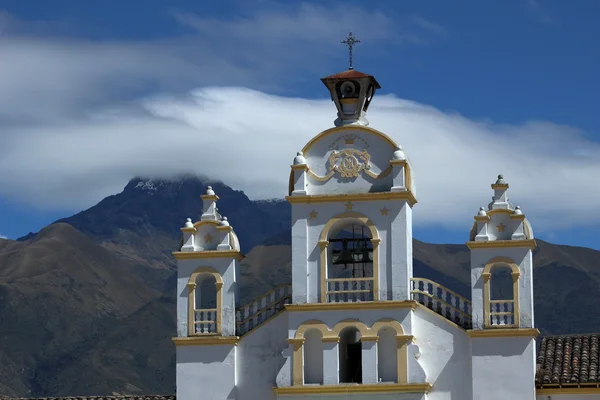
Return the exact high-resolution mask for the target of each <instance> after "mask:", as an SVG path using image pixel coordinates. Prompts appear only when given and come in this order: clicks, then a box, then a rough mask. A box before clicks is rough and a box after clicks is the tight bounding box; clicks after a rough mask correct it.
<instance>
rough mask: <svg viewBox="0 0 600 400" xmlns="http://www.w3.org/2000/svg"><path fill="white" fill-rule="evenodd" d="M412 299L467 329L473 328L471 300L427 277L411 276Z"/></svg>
mask: <svg viewBox="0 0 600 400" xmlns="http://www.w3.org/2000/svg"><path fill="white" fill-rule="evenodd" d="M411 284H412V285H411V286H412V290H411V292H410V293H411V296H412V299H413V300H415V301H417V302H419V303H421V304H423V305H424V306H426V307H428V308H430V309H431V310H433V311H435V312H436V313H438V314H440V315H441V316H443V317H445V318H447V319H449V320H450V321H452V322H454V323H456V324H457V325H458V326H461V327H463V328H465V329H471V327H472V321H471V315H472V314H471V302H470V301H469V300H467V299H465V298H464V297H462V296H461V295H459V294H457V293H455V292H453V291H451V290H450V289H446V288H445V287H444V286H442V285H440V284H438V283H436V282H434V281H431V280H429V279H425V278H411Z"/></svg>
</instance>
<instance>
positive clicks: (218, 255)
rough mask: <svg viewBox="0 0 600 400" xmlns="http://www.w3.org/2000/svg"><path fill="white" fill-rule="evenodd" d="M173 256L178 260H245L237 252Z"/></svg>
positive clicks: (177, 253) (178, 252)
mask: <svg viewBox="0 0 600 400" xmlns="http://www.w3.org/2000/svg"><path fill="white" fill-rule="evenodd" d="M172 254H173V256H175V258H176V259H178V260H196V259H204V258H234V259H236V260H238V261H242V260H243V259H244V255H243V254H242V253H240V252H239V251H237V250H204V251H174V252H173V253H172Z"/></svg>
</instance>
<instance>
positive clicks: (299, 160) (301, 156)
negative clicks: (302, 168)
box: [294, 151, 306, 165]
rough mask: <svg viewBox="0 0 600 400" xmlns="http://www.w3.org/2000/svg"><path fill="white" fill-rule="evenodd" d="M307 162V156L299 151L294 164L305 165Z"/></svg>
mask: <svg viewBox="0 0 600 400" xmlns="http://www.w3.org/2000/svg"><path fill="white" fill-rule="evenodd" d="M304 164H306V158H304V153H302V152H301V151H299V152H298V153H296V157H294V165H304Z"/></svg>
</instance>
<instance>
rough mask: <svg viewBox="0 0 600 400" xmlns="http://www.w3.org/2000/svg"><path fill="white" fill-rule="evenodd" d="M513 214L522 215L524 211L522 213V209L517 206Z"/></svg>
mask: <svg viewBox="0 0 600 400" xmlns="http://www.w3.org/2000/svg"><path fill="white" fill-rule="evenodd" d="M513 214H515V215H522V214H523V211H521V207H519V206H516V207H515V211H513Z"/></svg>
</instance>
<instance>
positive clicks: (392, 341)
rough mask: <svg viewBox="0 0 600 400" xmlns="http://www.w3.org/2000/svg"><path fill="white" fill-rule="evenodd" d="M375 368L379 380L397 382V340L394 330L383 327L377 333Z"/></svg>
mask: <svg viewBox="0 0 600 400" xmlns="http://www.w3.org/2000/svg"><path fill="white" fill-rule="evenodd" d="M377 336H379V340H378V341H377V368H378V371H377V372H378V376H379V381H380V382H396V383H397V382H398V351H399V350H398V342H397V340H396V330H395V329H394V328H392V327H385V328H383V329H381V330H379V332H378V333H377Z"/></svg>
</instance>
